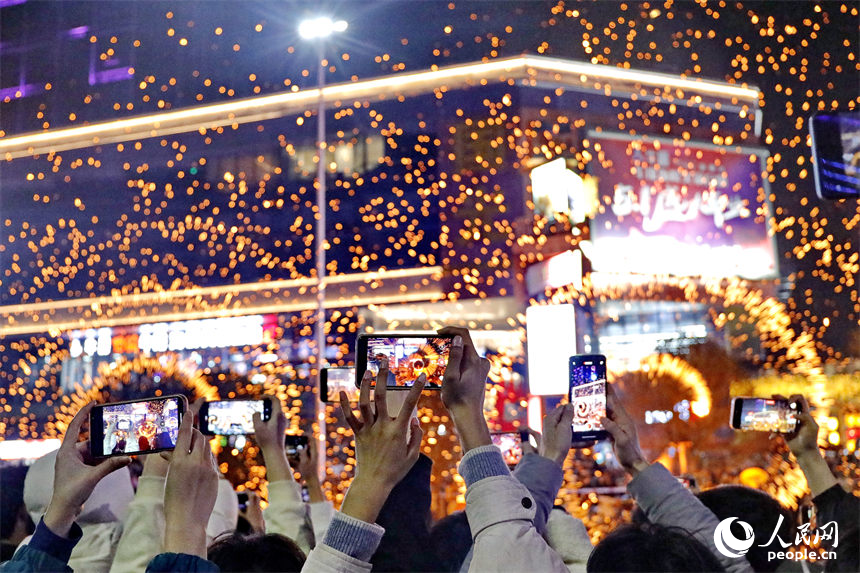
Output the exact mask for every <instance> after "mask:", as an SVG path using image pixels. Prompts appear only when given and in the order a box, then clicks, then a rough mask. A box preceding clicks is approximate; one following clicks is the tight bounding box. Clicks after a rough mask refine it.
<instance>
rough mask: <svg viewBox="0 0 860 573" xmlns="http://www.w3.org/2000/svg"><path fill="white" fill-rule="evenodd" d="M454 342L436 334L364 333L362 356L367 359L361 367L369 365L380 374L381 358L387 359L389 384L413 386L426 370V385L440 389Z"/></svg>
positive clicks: (367, 368)
mask: <svg viewBox="0 0 860 573" xmlns="http://www.w3.org/2000/svg"><path fill="white" fill-rule="evenodd" d="M451 342H452V339H451V338H450V337H441V336H432V335H431V336H422V335H406V336H397V335H393V334H392V335H383V336H368V335H361V336H359V350H360V351H361V352H362V355H361V356H360V357H359V359H360V360H361V359H363V360H362V362H363V363H360V364H359V368H358V371H359V372H361V373H363V372H364V369H366V370H369V371H370V372H372V373H373V375H374V376H376V374H377V373H378V372H379V364H380V362H381V361H382V360H387V361H388V387H389V388H411V387H412V385H413V384H415V380H417V379H418V376H419V375H421V374H422V373H423V374H425V375H426V376H427V382H426V384H425V386H424V387H425V388H435V389H439V388H441V387H442V378H443V377H444V375H445V367H446V366H447V365H448V356H449V355H450V352H451ZM362 367H363V368H362ZM357 380H358V379H357ZM358 382H359V383H360V380H358Z"/></svg>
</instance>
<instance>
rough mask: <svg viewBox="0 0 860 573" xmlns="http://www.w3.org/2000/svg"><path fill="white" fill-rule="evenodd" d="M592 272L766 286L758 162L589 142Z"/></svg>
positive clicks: (732, 154) (635, 143) (692, 148)
mask: <svg viewBox="0 0 860 573" xmlns="http://www.w3.org/2000/svg"><path fill="white" fill-rule="evenodd" d="M592 137H593V138H592V141H593V142H594V151H595V155H596V156H595V159H594V160H592V162H591V164H590V172H591V174H592V175H595V176H596V177H597V178H598V195H599V206H598V211H597V213H596V214H595V216H594V219H593V220H592V225H591V237H592V240H593V242H594V249H593V255H592V258H593V260H592V262H593V264H594V268H595V270H599V271H609V272H633V273H644V274H674V275H685V276H711V277H732V276H740V277H743V278H749V279H761V278H766V277H773V276H775V275H776V273H777V267H776V257H775V254H774V246H773V241H772V237H771V236H770V234H769V232H768V224H769V217H770V213H769V210H768V204H767V201H766V199H765V191H764V188H763V180H762V177H761V166H760V160H759V157H758V156H756V155H755V154H749V153H747V152H741V151H739V150H737V149H736V148H729V149H718V148H715V147H714V146H707V147H706V146H704V145H702V144H698V145H697V144H691V143H683V142H680V143H679V144H675V143H671V142H663V141H660V140H648V141H642V140H633V139H631V138H629V137H627V136H613V135H607V134H593V136H592Z"/></svg>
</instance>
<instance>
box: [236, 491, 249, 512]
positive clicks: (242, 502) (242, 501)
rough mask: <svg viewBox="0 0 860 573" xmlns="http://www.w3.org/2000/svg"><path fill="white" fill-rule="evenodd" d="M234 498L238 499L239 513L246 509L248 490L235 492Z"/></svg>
mask: <svg viewBox="0 0 860 573" xmlns="http://www.w3.org/2000/svg"><path fill="white" fill-rule="evenodd" d="M236 499H237V500H239V513H242V512H244V511H246V510H247V509H248V492H246V491H240V492H237V493H236Z"/></svg>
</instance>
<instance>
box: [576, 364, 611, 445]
mask: <svg viewBox="0 0 860 573" xmlns="http://www.w3.org/2000/svg"><path fill="white" fill-rule="evenodd" d="M568 369H569V372H570V389H569V390H568V395H567V398H568V400H569V401H570V403H571V404H572V405H573V423H572V424H571V425H572V427H573V437H572V440H571V441H572V443H574V444H578V443H583V442H593V441H597V440H605V439H606V438H608V437H609V433H608V432H607V431H606V430H604V429H603V424H601V423H600V418H605V417H606V357H605V356H603V355H602V354H578V355H576V356H571V357H570V362H569V367H568Z"/></svg>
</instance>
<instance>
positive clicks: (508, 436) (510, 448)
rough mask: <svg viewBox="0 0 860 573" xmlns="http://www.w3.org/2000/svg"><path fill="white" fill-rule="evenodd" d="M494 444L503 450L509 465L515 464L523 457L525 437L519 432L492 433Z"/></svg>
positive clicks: (503, 455) (503, 456)
mask: <svg viewBox="0 0 860 573" xmlns="http://www.w3.org/2000/svg"><path fill="white" fill-rule="evenodd" d="M490 437H491V438H492V440H493V445H495V446H498V447H499V449H500V450H502V458H504V460H505V463H506V464H508V466H515V465H517V464H518V463H520V460H521V459H523V439H522V435H521V434H520V433H519V432H504V433H499V434H492V435H491V436H490Z"/></svg>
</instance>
